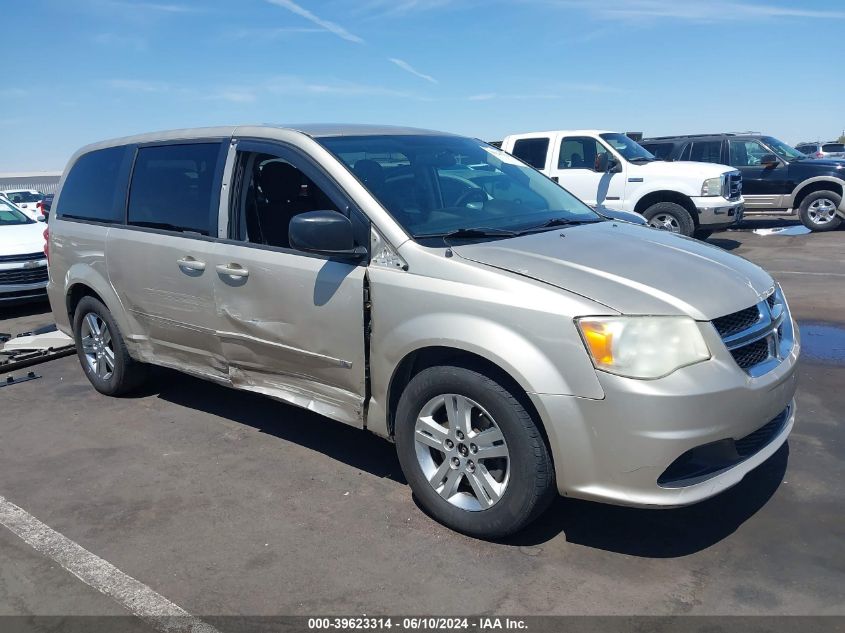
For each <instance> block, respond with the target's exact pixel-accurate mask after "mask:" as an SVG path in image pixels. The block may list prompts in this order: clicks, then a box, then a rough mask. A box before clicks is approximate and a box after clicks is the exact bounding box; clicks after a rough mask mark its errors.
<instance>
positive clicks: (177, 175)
mask: <svg viewBox="0 0 845 633" xmlns="http://www.w3.org/2000/svg"><path fill="white" fill-rule="evenodd" d="M220 157H221V152H220V143H194V144H182V145H156V146H153V147H141V148H140V149H138V155H137V157H136V159H135V167H134V169H133V171H132V183H131V186H130V188H129V211H128V220H129V224H131V225H133V226H143V227H148V228H154V229H164V230H168V231H193V232H195V233H200V234H201V235H216V233H217V205H218V202H219V191H218V190H219V187H215V183H219V181H218V179H217V172H218V169H217V163H218V160H219V158H220ZM216 189H217V190H216Z"/></svg>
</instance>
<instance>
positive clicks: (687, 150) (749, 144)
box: [640, 134, 845, 231]
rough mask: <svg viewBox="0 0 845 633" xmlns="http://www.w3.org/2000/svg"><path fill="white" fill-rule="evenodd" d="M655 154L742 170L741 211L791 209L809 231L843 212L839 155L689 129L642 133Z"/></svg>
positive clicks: (844, 174) (844, 165)
mask: <svg viewBox="0 0 845 633" xmlns="http://www.w3.org/2000/svg"><path fill="white" fill-rule="evenodd" d="M640 145H642V146H643V147H645V148H646V149H647V150H648V151H650V152H651V153H652V154H654V155H655V156H656V157H657V158H659V159H661V160H692V161H701V162H706V163H721V164H723V165H730V166H732V167H736V168H737V169H738V170H739V171H741V172H742V195H743V197H744V198H745V215H746V216H748V215H751V214H760V213H768V214H783V213H795V211H796V210H797V211H798V217H800V218H801V222H802V223H803V224H804V226H806V227H807V228H808V229H810V230H812V231H831V230H833V229H835V228H836V227H838V226H839V224H840V223H841V222H842V219H843V218H845V202H843V187H845V160H836V159H829V160H826V159H811V158H808V157H807V156H805V155H804V154H802V153H801V152H799V151H798V150H797V149H795V148H794V147H790V146H789V145H787V144H786V143H784V142H782V141H779V140H778V139H776V138H774V137H772V136H765V135H761V134H695V135H689V136H660V137H655V138H649V139H645V140H643V141H641V142H640Z"/></svg>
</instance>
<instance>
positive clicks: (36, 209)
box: [3, 189, 44, 220]
mask: <svg viewBox="0 0 845 633" xmlns="http://www.w3.org/2000/svg"><path fill="white" fill-rule="evenodd" d="M3 195H4V196H5V197H6V198H7V199H8V200H9V201H10V202H12V203H13V204H14V205H15V206H17V207H18V209H20V210H22V211H23V212H24V213H25V214H26V215H27V216H28V217H29V219H30V220H37V219H38V216H39V215H40V214H41V207H40V206H39V205H40V203H41V201H43V200H44V194H43V193H41V192H40V191H36V190H35V189H13V190H11V191H4V192H3Z"/></svg>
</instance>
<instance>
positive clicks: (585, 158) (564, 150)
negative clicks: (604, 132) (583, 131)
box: [558, 136, 607, 171]
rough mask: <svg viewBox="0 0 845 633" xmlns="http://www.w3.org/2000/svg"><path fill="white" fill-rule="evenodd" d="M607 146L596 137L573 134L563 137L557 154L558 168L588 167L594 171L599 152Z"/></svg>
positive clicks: (602, 151) (605, 151) (605, 150)
mask: <svg viewBox="0 0 845 633" xmlns="http://www.w3.org/2000/svg"><path fill="white" fill-rule="evenodd" d="M606 153H607V148H606V147H605V146H604V145H602V144H601V143H599V142H598V141H597V140H596V139H594V138H590V137H579V136H573V137H570V138H565V139H563V142H562V143H561V144H560V155H559V156H558V169H590V170H593V171H595V170H596V165H597V164H598V163H597V158H598V155H599V154H606Z"/></svg>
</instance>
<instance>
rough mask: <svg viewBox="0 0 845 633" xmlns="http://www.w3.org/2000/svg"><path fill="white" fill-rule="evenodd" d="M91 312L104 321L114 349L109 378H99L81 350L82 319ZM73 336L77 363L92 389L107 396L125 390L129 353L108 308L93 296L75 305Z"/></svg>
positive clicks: (84, 298)
mask: <svg viewBox="0 0 845 633" xmlns="http://www.w3.org/2000/svg"><path fill="white" fill-rule="evenodd" d="M91 312H93V313H94V314H97V315H98V316H99V317H100V318H101V319H102V320H103V321H105V323H106V325H108V328H109V332H110V334H111V340H112V349H113V350H114V371H113V372H112V375H111V378H108V379H106V380H104V379H102V378H100V377H99V376H98V375H97V374H96V373H95V372H94V371H93V370H92V369H91V368H90V367H89V366H88V362H87V360H86V358H85V352H84V351H83V350H82V319H84V318H85V315H86V314H89V313H91ZM73 337H74V342H75V343H76V354H77V356H78V357H79V364H80V365H82V370H83V371H84V372H85V375H86V376H87V377H88V380H89V381H90V382H91V384H92V385H93V386H94V389H96V390H97V391H99V392H100V393H102V394H105V395H108V396H116V395H119V394H121V393H123V392H124V391H125V390H126V389H125V387H126V382H127V381H126V373H127V369H128V358H129V354H128V352H127V350H126V345H125V344H124V343H123V337H122V336H121V334H120V328H118V327H117V323H115V320H114V317H112V315H111V312H109V310H108V308H106V306H104V305H103V304H102V303H101V302H100V301H98V300H97V299H95V298H94V297H90V296H88V297H83V298H82V300H81V301H80V302H79V305H77V306H76V312H75V313H74V318H73Z"/></svg>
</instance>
